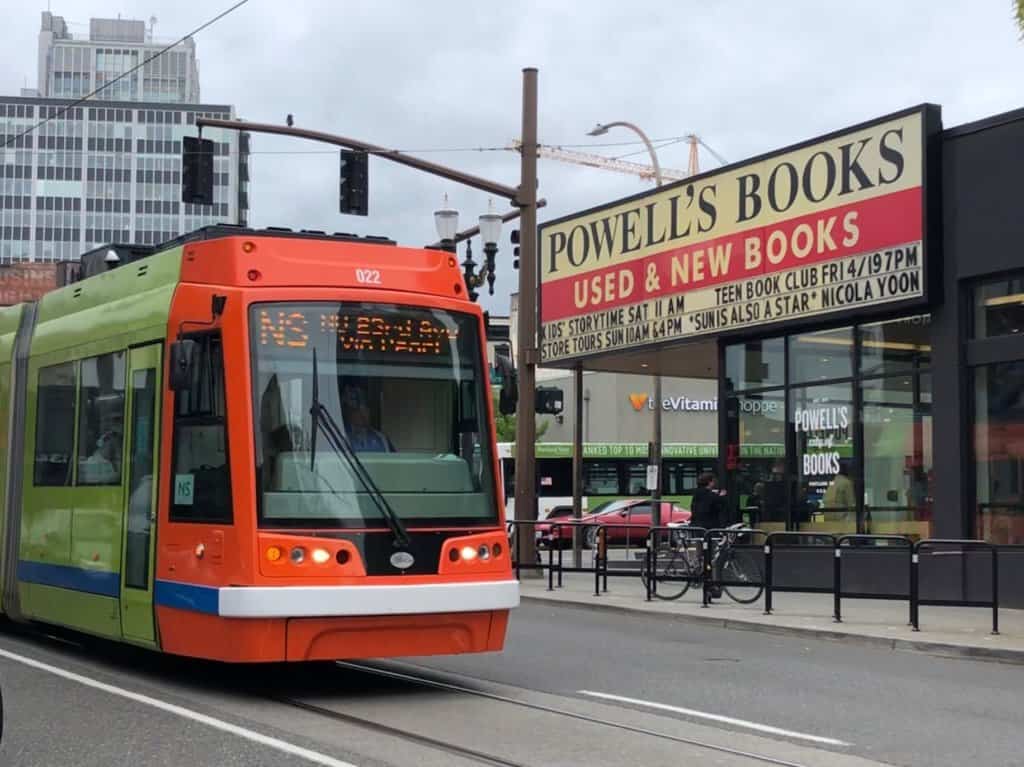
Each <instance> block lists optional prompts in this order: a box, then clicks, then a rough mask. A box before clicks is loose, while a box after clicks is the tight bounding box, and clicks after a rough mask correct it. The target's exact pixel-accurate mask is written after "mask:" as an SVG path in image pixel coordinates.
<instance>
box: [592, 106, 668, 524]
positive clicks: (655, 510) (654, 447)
mask: <svg viewBox="0 0 1024 767" xmlns="http://www.w3.org/2000/svg"><path fill="white" fill-rule="evenodd" d="M609 128H628V129H629V130H631V131H633V132H634V133H636V134H637V135H638V136H639V137H640V140H641V141H643V142H644V146H646V147H647V151H648V153H649V154H650V155H651V165H652V166H654V183H655V185H657V186H659V187H660V186H661V166H660V165H659V164H658V153H657V152H655V151H654V146H653V145H652V144H651V141H650V139H648V138H647V134H646V133H644V132H643V131H642V130H640V129H639V128H638V127H637V126H635V125H634V124H633V123H629V122H624V121H622V120H619V121H617V122H610V123H598V124H597V125H595V126H594V127H593V128H592V129H591V130H590V131H588V132H587V135H588V136H603V135H604V134H606V133H607V132H608V129H609ZM644 367H646V365H645V366H644ZM651 466H654V467H655V476H656V477H657V480H656V481H655V483H654V488H653V489H652V490H651V500H652V501H654V503H653V504H652V509H651V521H652V522H653V523H654V525H655V526H657V525H660V524H661V504H660V503H658V501H660V500H661V366H660V365H658V372H657V373H656V374H655V376H654V441H653V442H652V443H651Z"/></svg>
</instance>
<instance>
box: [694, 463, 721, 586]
mask: <svg viewBox="0 0 1024 767" xmlns="http://www.w3.org/2000/svg"><path fill="white" fill-rule="evenodd" d="M715 484H716V482H715V475H714V474H712V473H710V472H707V473H705V474H701V475H700V477H698V479H697V490H696V491H695V492H694V494H693V502H692V503H691V504H690V525H691V526H692V527H702V528H704V529H705V530H715V529H719V528H722V527H725V525H726V524H727V519H726V508H725V499H724V498H723V497H722V494H721V492H720V491H719V490H718V488H716V487H715ZM721 597H722V589H721V587H716V588H712V589H711V592H710V594H709V598H711V599H721Z"/></svg>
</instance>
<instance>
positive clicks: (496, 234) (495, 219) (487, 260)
mask: <svg viewBox="0 0 1024 767" xmlns="http://www.w3.org/2000/svg"><path fill="white" fill-rule="evenodd" d="M501 223H502V222H501V214H499V213H497V212H496V211H495V210H494V201H493V200H488V201H487V212H486V213H484V214H483V215H481V216H480V239H481V240H483V243H484V271H483V272H481V274H480V278H483V277H484V276H486V277H487V292H488V294H489V295H492V296H493V295H494V279H495V277H496V276H497V275H496V274H495V264H494V257H495V256H497V255H498V239H499V238H500V237H501ZM478 284H479V283H478Z"/></svg>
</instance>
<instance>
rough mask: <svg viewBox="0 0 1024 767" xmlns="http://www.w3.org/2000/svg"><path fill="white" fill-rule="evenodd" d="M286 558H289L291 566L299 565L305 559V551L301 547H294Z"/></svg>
mask: <svg viewBox="0 0 1024 767" xmlns="http://www.w3.org/2000/svg"><path fill="white" fill-rule="evenodd" d="M288 556H289V557H290V558H291V560H292V564H296V565H301V564H302V563H303V561H305V559H306V550H305V549H304V548H302V547H301V546H296V547H295V548H293V549H292V550H291V552H290V553H289V555H288Z"/></svg>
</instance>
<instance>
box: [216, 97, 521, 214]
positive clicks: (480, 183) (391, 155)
mask: <svg viewBox="0 0 1024 767" xmlns="http://www.w3.org/2000/svg"><path fill="white" fill-rule="evenodd" d="M196 125H197V126H199V129H200V131H202V129H203V128H226V129H228V130H237V131H247V132H249V133H273V134H277V135H279V136H294V137H295V138H304V139H309V140H310V141H320V142H323V143H324V144H334V145H335V146H340V147H345V148H346V149H356V150H359V151H360V152H366V153H367V154H372V155H374V156H376V157H383V158H384V159H385V160H391V161H392V162H397V163H398V164H400V165H408V166H409V167H410V168H415V169H416V170H422V171H425V172H426V173H431V174H433V175H435V176H440V177H441V178H446V179H448V180H449V181H456V182H458V183H460V184H465V185H466V186H471V187H473V188H474V189H480V190H481V191H484V192H488V193H490V194H493V195H495V196H496V197H503V198H504V199H506V200H510V201H513V202H514V201H515V200H516V196H517V193H516V190H515V189H513V188H512V187H510V186H505V185H504V184H499V183H497V182H496V181H491V180H489V179H486V178H482V177H480V176H474V175H472V174H471V173H463V172H462V171H458V170H455V169H454V168H448V167H446V166H444V165H438V164H437V163H434V162H430V161H429V160H421V159H420V158H419V157H413V156H412V155H408V154H405V153H404V152H399V151H397V150H395V149H387V148H385V147H382V146H377V145H376V144H370V143H369V142H366V141H360V140H359V139H354V138H348V137H347V136H336V135H334V134H333V133H324V132H323V131H315V130H306V129H304V128H296V127H294V126H288V125H274V124H272V123H252V122H246V121H244V120H215V119H213V118H210V117H197V118H196Z"/></svg>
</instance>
